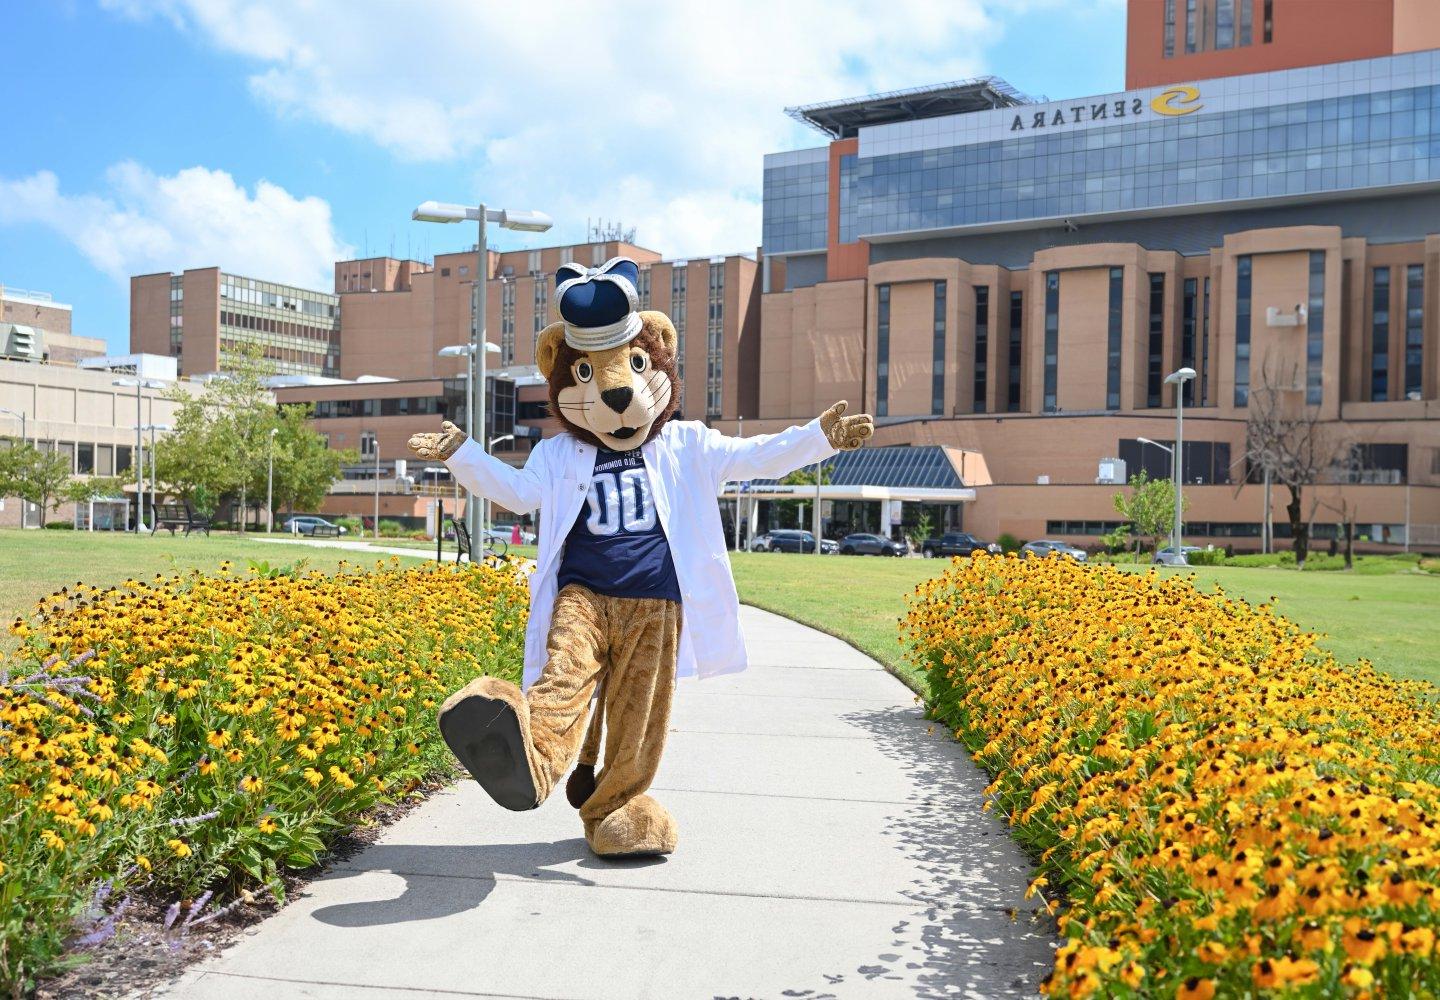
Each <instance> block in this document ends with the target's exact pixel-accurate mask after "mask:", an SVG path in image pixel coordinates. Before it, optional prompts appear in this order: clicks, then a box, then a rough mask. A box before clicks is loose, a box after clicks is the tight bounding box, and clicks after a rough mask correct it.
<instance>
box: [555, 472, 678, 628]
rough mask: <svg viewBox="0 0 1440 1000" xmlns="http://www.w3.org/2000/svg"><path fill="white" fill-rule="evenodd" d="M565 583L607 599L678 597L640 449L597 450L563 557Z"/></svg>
mask: <svg viewBox="0 0 1440 1000" xmlns="http://www.w3.org/2000/svg"><path fill="white" fill-rule="evenodd" d="M567 583H578V584H580V585H582V586H584V587H588V588H590V589H591V590H593V591H595V593H597V594H604V595H606V596H608V597H661V598H665V599H667V600H671V601H679V600H680V582H679V580H678V579H676V576H675V563H674V562H673V561H672V560H671V558H670V543H669V541H667V540H666V538H665V531H664V529H662V528H661V527H660V517H659V515H658V514H656V512H655V497H654V493H653V492H652V491H651V489H650V475H649V473H647V472H646V471H645V462H644V459H642V458H641V457H640V449H639V448H635V449H632V450H630V451H611V450H610V449H608V448H600V449H598V450H597V451H596V453H595V471H594V473H593V475H592V476H591V477H590V489H589V492H588V495H587V496H586V501H585V506H584V507H582V508H581V509H580V516H579V517H577V518H576V519H575V525H574V527H572V528H571V529H570V534H569V536H568V537H567V538H566V539H565V552H564V554H563V555H561V557H560V575H559V578H558V580H557V584H558V586H561V587H563V586H565V585H566V584H567Z"/></svg>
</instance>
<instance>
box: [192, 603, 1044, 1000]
mask: <svg viewBox="0 0 1440 1000" xmlns="http://www.w3.org/2000/svg"><path fill="white" fill-rule="evenodd" d="M743 618H744V626H745V634H746V637H747V643H748V646H749V650H750V657H751V666H750V669H749V670H748V671H746V672H744V673H742V674H737V675H733V676H729V677H724V678H717V679H712V680H706V681H686V682H682V683H681V685H680V689H679V691H678V693H677V695H676V706H675V712H674V717H673V721H672V728H671V732H670V742H669V746H668V748H667V750H666V757H665V761H664V764H663V765H662V767H661V770H660V774H659V776H658V778H657V781H656V785H655V787H654V789H652V794H654V795H655V797H656V798H658V799H659V800H660V801H661V802H663V803H664V804H665V805H666V806H667V807H668V808H669V809H670V810H671V811H672V812H673V813H674V814H675V817H676V819H677V820H678V822H679V825H680V844H679V848H678V850H677V851H676V853H675V854H674V855H672V856H671V857H669V858H667V859H663V860H651V861H641V862H621V863H615V862H602V861H600V860H599V859H597V858H595V857H593V856H591V855H590V853H589V852H588V851H587V850H586V847H585V841H584V840H583V839H582V837H581V835H580V821H579V819H578V817H577V816H576V815H575V813H574V811H573V810H572V809H571V808H570V807H569V805H568V804H567V803H566V802H565V799H564V796H563V795H560V794H556V795H555V797H554V798H552V799H551V800H550V801H549V802H547V803H546V804H545V805H544V806H543V807H542V808H540V809H539V810H536V811H535V812H528V813H511V812H506V811H505V810H503V809H501V808H499V807H498V806H496V805H494V804H493V803H491V802H490V801H489V800H488V799H487V798H486V797H485V795H484V793H483V792H482V791H481V790H480V788H479V787H478V786H476V785H475V784H473V783H470V782H467V783H465V784H463V785H460V786H457V787H455V788H454V789H451V790H449V791H447V792H444V793H442V794H440V795H437V796H435V797H434V798H433V799H432V800H431V801H429V802H427V803H426V804H425V805H424V806H422V807H421V808H419V809H418V810H416V811H415V812H413V813H411V814H410V815H409V816H407V817H406V818H404V819H403V820H401V821H400V822H399V823H397V824H396V825H395V826H394V827H392V828H391V829H390V830H388V831H387V832H386V833H385V835H384V836H383V838H382V839H381V840H380V841H379V842H378V843H377V844H375V845H374V846H372V847H370V848H369V849H367V850H365V851H364V852H362V853H361V854H358V855H356V856H355V857H353V858H351V859H350V860H349V861H346V862H344V863H343V864H340V865H338V866H337V867H336V869H334V870H333V871H332V872H331V873H330V874H329V875H327V877H325V878H323V879H321V880H319V881H317V882H315V883H313V884H312V885H311V886H310V887H309V889H308V891H306V892H305V893H303V894H301V895H300V896H299V897H298V898H296V899H295V900H293V901H292V902H291V903H290V905H288V906H286V907H285V908H284V909H283V910H282V911H280V912H279V913H278V914H276V915H275V916H274V917H272V918H270V919H269V920H267V921H265V922H264V923H263V924H261V925H260V926H259V927H258V928H257V929H256V930H254V931H252V932H250V933H248V934H247V935H246V936H245V937H243V938H242V939H241V940H240V941H239V942H238V943H237V944H235V945H234V946H232V947H231V948H229V949H228V950H227V951H225V952H224V953H223V954H221V955H219V956H217V957H216V958H214V959H212V960H210V961H209V962H207V963H205V964H202V965H200V966H197V967H196V968H195V969H193V970H192V971H191V972H190V973H189V974H188V975H187V976H186V977H185V978H184V979H183V980H181V981H180V983H178V984H177V985H176V986H174V987H172V988H171V991H170V992H169V993H168V994H167V995H169V996H173V997H184V998H187V1000H214V998H227V1000H228V998H235V997H264V998H265V1000H291V998H300V997H306V998H321V1000H341V998H357V1000H381V998H385V1000H415V998H417V997H426V996H433V997H456V996H461V997H464V996H476V997H527V998H547V1000H562V998H563V1000H571V998H606V1000H609V998H648V997H655V998H666V1000H669V998H691V997H705V998H708V997H776V998H790V997H799V998H806V1000H820V998H825V997H839V998H848V997H908V996H921V997H951V996H959V997H978V998H986V1000H989V998H994V997H1006V996H1033V995H1034V994H1035V992H1036V988H1037V985H1038V983H1039V981H1040V979H1041V977H1043V976H1044V974H1045V973H1046V972H1047V971H1048V970H1049V968H1050V964H1051V955H1052V948H1053V946H1054V939H1053V925H1052V924H1051V923H1050V922H1049V920H1048V918H1038V919H1037V918H1035V917H1033V916H1032V913H1033V911H1034V909H1035V901H1034V900H1031V901H1026V900H1025V899H1024V898H1023V896H1024V890H1025V886H1026V883H1027V881H1028V879H1029V876H1030V871H1031V866H1030V864H1029V862H1028V861H1027V860H1026V858H1025V856H1024V855H1023V853H1022V852H1021V851H1020V850H1019V849H1018V848H1016V847H1015V846H1014V844H1013V843H1012V842H1011V840H1010V839H1009V836H1008V834H1007V828H1006V826H1005V824H1004V823H1003V822H1001V821H998V820H995V819H994V818H992V817H991V816H989V815H988V814H986V813H982V812H981V811H980V805H981V796H980V791H981V789H982V788H983V787H984V786H985V783H986V779H985V777H984V775H983V774H981V773H980V772H979V771H978V770H977V769H976V768H975V767H974V766H973V764H971V762H970V760H969V759H968V757H967V755H966V753H965V751H964V748H963V747H962V746H960V745H959V744H957V743H955V742H954V741H952V740H951V739H949V738H948V736H947V735H946V734H945V733H944V732H942V731H938V730H937V731H935V732H933V733H931V732H928V731H927V730H928V729H929V727H928V725H927V724H926V723H925V722H924V721H923V720H922V719H921V717H920V710H919V708H918V706H917V705H916V704H915V699H914V696H913V695H912V694H911V693H910V691H909V690H907V689H906V688H905V687H904V686H903V685H902V684H900V682H899V681H897V680H895V678H893V677H891V676H890V675H889V674H887V673H885V672H884V671H883V670H882V669H881V668H880V667H879V665H878V664H876V663H875V661H873V660H871V659H869V658H868V657H866V656H864V655H862V654H860V653H858V652H856V651H855V650H854V649H852V648H851V647H850V646H847V645H846V644H844V643H842V642H840V641H839V640H836V639H833V638H831V637H829V636H826V635H823V634H821V633H819V632H816V631H814V630H812V629H808V628H805V627H803V626H800V625H796V624H795V623H793V622H790V621H787V620H786V619H784V618H780V617H778V616H775V615H772V614H769V613H767V612H763V611H758V610H756V609H753V608H745V609H743Z"/></svg>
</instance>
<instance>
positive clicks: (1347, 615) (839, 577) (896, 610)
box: [730, 552, 1440, 687]
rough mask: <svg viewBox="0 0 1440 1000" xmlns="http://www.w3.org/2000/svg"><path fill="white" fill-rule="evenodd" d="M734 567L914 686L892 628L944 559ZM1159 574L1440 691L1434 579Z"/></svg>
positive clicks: (772, 606)
mask: <svg viewBox="0 0 1440 1000" xmlns="http://www.w3.org/2000/svg"><path fill="white" fill-rule="evenodd" d="M730 562H731V566H732V567H733V568H734V571H735V584H736V587H737V588H738V589H739V591H740V600H741V601H743V602H745V603H746V604H753V605H755V606H756V607H760V608H764V609H765V610H767V611H773V612H775V613H776V614H781V615H784V616H786V617H787V618H792V619H794V620H795V621H798V622H802V623H803V624H806V625H809V626H811V627H813V628H818V629H820V630H821V631H822V632H828V633H830V634H831V635H834V636H838V637H839V638H841V639H844V640H845V641H846V642H848V643H850V644H851V645H853V646H855V647H856V648H857V649H860V650H862V651H863V652H865V653H868V654H869V655H871V656H873V657H875V659H877V660H879V661H880V662H881V663H883V664H884V665H885V666H886V667H888V668H889V669H890V670H892V671H893V672H894V673H895V674H896V675H897V676H898V677H900V679H901V680H904V681H905V682H906V683H907V684H910V685H911V687H915V686H916V682H917V681H918V676H917V674H916V673H915V671H914V670H913V669H912V668H911V667H910V666H909V664H907V663H906V662H905V660H904V649H903V647H902V646H901V645H900V643H899V641H898V639H897V636H898V623H899V621H900V619H901V617H903V616H904V614H905V611H906V604H905V598H906V596H907V595H909V594H910V592H911V591H913V590H914V589H915V587H916V585H918V584H919V583H920V582H921V581H922V580H928V579H930V578H931V577H934V576H938V575H939V574H940V573H941V572H943V571H944V570H945V568H946V566H947V565H948V564H949V563H948V560H944V559H884V558H879V557H870V556H818V557H817V556H801V555H796V554H793V553H771V552H741V553H732V554H731V556H730ZM1124 568H1130V569H1135V570H1136V571H1138V572H1144V571H1145V569H1146V567H1124ZM1162 572H1164V573H1165V574H1166V575H1171V574H1181V575H1187V574H1194V576H1195V582H1196V585H1197V586H1199V587H1200V588H1201V589H1202V590H1214V588H1215V587H1216V585H1217V584H1218V585H1219V586H1222V587H1224V589H1225V592H1226V593H1228V594H1230V595H1232V596H1234V597H1239V598H1243V599H1244V600H1246V601H1248V602H1250V603H1251V604H1260V603H1262V602H1267V601H1269V600H1271V598H1275V599H1276V611H1277V612H1278V613H1280V614H1282V615H1284V616H1285V617H1286V618H1289V619H1290V620H1291V621H1293V622H1295V623H1296V624H1297V625H1299V626H1300V627H1302V628H1304V629H1307V630H1309V631H1312V632H1317V633H1321V634H1322V635H1323V636H1324V638H1323V639H1322V640H1321V645H1322V646H1324V647H1325V648H1326V649H1328V650H1330V651H1331V652H1332V653H1334V654H1335V655H1336V656H1337V657H1338V658H1339V659H1341V660H1342V661H1346V662H1353V661H1355V660H1359V659H1367V660H1369V661H1370V662H1371V663H1373V664H1374V665H1375V666H1376V667H1377V668H1378V669H1381V670H1385V671H1388V672H1389V673H1391V674H1393V675H1395V676H1397V677H1402V678H1407V679H1415V680H1428V681H1431V682H1432V683H1437V684H1440V577H1437V576H1435V575H1433V574H1425V573H1418V572H1406V573H1395V574H1391V575H1388V576H1380V575H1360V574H1357V573H1344V572H1325V573H1318V572H1317V573H1312V572H1306V573H1297V572H1296V571H1295V570H1293V569H1278V568H1276V569H1251V568H1239V567H1227V566H1213V567H1212V566H1196V567H1192V568H1190V569H1183V570H1162Z"/></svg>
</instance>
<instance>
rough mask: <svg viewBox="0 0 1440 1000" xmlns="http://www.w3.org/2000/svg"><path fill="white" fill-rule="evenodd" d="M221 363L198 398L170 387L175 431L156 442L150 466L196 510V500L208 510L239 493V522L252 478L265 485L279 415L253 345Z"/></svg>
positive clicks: (267, 368) (266, 368)
mask: <svg viewBox="0 0 1440 1000" xmlns="http://www.w3.org/2000/svg"><path fill="white" fill-rule="evenodd" d="M225 364H226V371H225V372H224V373H223V374H222V375H219V376H216V377H215V378H213V379H211V380H210V381H209V382H206V383H205V387H204V389H203V390H202V391H201V392H200V394H199V395H198V396H191V395H189V394H188V393H185V392H184V391H183V390H181V389H179V388H178V387H177V388H176V390H174V395H173V396H172V397H171V398H173V399H175V400H176V401H177V402H178V403H179V404H180V407H179V411H178V412H177V413H176V414H175V423H174V428H175V429H174V430H173V431H171V433H170V434H168V435H166V437H165V439H164V440H163V441H161V442H159V443H158V444H157V446H156V449H155V465H156V470H157V474H158V475H159V477H160V478H161V479H163V480H164V481H165V482H167V483H169V484H170V485H172V486H174V487H175V488H176V490H178V491H179V493H180V495H181V496H182V497H184V498H185V499H186V500H187V501H189V502H190V504H191V506H193V507H195V508H196V509H197V510H200V509H203V506H204V505H203V504H202V503H201V502H197V501H209V504H210V506H211V507H212V509H213V507H214V506H216V505H218V502H219V500H220V499H221V498H223V497H227V496H230V497H238V499H239V503H240V512H241V513H240V520H241V523H242V525H243V523H244V521H245V520H246V519H247V516H248V515H247V512H248V509H249V499H250V496H251V495H252V494H253V491H254V486H255V483H256V481H257V479H258V481H259V482H260V484H261V489H263V488H264V482H265V460H266V448H267V446H268V443H269V434H270V429H271V428H272V427H276V426H277V423H278V419H279V418H278V417H277V415H276V412H275V401H274V398H273V396H272V395H271V393H270V391H269V390H268V389H267V388H266V387H265V379H266V378H267V377H268V376H269V375H271V374H273V372H274V369H273V366H272V365H270V363H269V362H268V361H266V360H265V358H264V357H263V356H262V355H261V353H260V351H259V348H258V347H255V346H247V347H246V348H245V349H243V350H242V351H241V352H240V353H238V354H235V355H227V356H226V361H225Z"/></svg>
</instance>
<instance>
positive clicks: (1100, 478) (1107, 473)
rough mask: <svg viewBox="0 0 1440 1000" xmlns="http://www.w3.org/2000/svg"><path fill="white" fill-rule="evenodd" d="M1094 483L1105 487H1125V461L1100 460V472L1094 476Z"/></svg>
mask: <svg viewBox="0 0 1440 1000" xmlns="http://www.w3.org/2000/svg"><path fill="white" fill-rule="evenodd" d="M1095 482H1097V483H1100V484H1102V485H1107V486H1123V485H1125V483H1126V482H1127V479H1126V478H1125V460H1124V459H1123V458H1102V459H1100V471H1099V472H1098V473H1096V475H1095Z"/></svg>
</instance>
